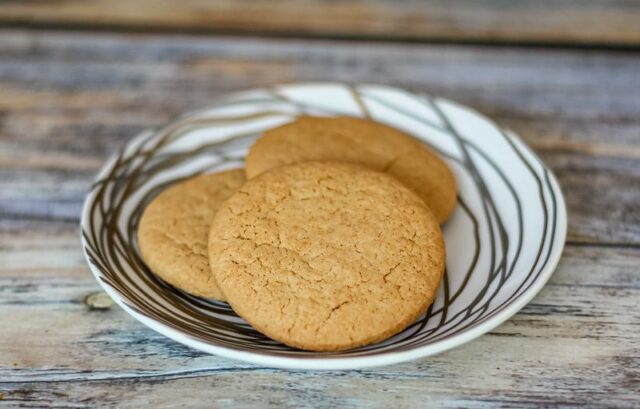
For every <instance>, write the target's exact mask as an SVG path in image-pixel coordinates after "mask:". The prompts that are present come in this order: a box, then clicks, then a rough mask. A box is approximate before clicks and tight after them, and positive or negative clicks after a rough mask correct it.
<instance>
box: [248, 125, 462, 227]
mask: <svg viewBox="0 0 640 409" xmlns="http://www.w3.org/2000/svg"><path fill="white" fill-rule="evenodd" d="M309 160H328V161H336V162H349V163H356V164H360V165H363V166H366V167H369V168H371V169H375V170H379V171H382V172H385V173H388V174H389V175H391V176H393V177H395V178H397V179H398V180H400V181H401V182H402V183H404V184H405V186H407V187H408V188H410V189H411V190H413V191H414V192H415V193H417V194H418V196H420V197H421V198H422V199H423V200H424V201H425V203H426V204H427V205H428V206H429V207H430V208H431V210H432V211H433V213H434V214H435V215H436V217H437V218H438V221H439V222H440V223H443V222H444V221H446V220H447V218H448V217H449V215H450V214H451V212H452V210H453V208H454V206H455V204H456V181H455V177H454V176H453V173H452V172H451V170H450V169H449V168H448V167H447V165H446V164H445V163H444V162H443V161H442V159H440V157H438V155H437V154H436V153H435V152H433V151H432V150H431V149H429V148H427V147H426V146H425V145H424V144H422V143H420V142H419V141H418V140H416V139H414V138H412V137H411V136H409V135H407V134H405V133H404V132H401V131H399V130H397V129H395V128H392V127H389V126H387V125H384V124H381V123H378V122H373V121H369V120H365V119H360V118H354V117H334V118H321V117H311V116H303V117H300V118H298V119H297V120H296V121H294V122H291V123H288V124H285V125H283V126H280V127H277V128H274V129H271V130H268V131H266V132H265V133H264V134H263V135H262V137H260V138H259V139H258V140H257V141H256V143H255V144H254V145H253V146H252V147H251V150H250V151H249V154H248V155H247V158H246V164H245V166H246V172H247V177H248V178H249V179H250V178H253V177H255V176H257V175H259V174H261V173H263V172H265V171H267V170H269V169H272V168H275V167H278V166H282V165H286V164H290V163H298V162H305V161H309Z"/></svg>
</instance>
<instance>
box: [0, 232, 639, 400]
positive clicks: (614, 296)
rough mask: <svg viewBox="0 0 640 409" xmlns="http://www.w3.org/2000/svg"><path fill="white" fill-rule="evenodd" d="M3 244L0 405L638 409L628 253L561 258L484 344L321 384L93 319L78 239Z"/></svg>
mask: <svg viewBox="0 0 640 409" xmlns="http://www.w3.org/2000/svg"><path fill="white" fill-rule="evenodd" d="M0 240H1V241H0V246H1V247H0V257H1V258H2V259H3V260H4V263H3V265H2V267H1V270H0V293H2V294H3V297H2V299H1V301H0V309H1V310H2V312H3V314H4V316H6V317H10V318H9V320H8V324H9V325H7V321H6V320H5V321H4V325H3V331H0V391H2V392H4V393H5V394H6V396H5V400H4V401H0V407H3V405H7V407H17V406H20V405H22V406H24V407H27V406H29V405H33V406H45V405H51V406H56V405H58V406H60V407H67V406H74V407H115V406H118V407H140V406H145V407H156V405H160V406H172V407H173V406H179V405H180V404H182V405H187V406H192V405H196V406H198V407H211V406H215V407H221V408H224V407H230V408H237V407H262V406H264V405H267V404H269V405H271V406H274V407H347V408H350V407H354V408H356V407H357V408H359V407H387V405H388V404H389V403H393V404H394V405H400V407H415V406H419V405H421V404H424V403H425V402H429V404H430V405H433V406H442V407H460V406H464V407H495V406H498V405H502V406H518V407H539V406H542V405H545V404H546V405H551V404H553V405H558V406H565V407H566V406H576V405H584V406H585V407H604V406H612V407H633V406H634V404H635V403H637V400H636V399H637V385H638V382H640V364H639V362H640V361H639V360H638V358H639V357H640V349H639V345H640V334H639V333H638V331H636V327H637V323H638V319H640V316H639V315H638V310H637V308H636V307H637V300H638V298H639V297H640V277H639V276H638V274H637V265H638V263H640V254H639V253H638V252H637V251H636V250H630V249H615V248H613V249H612V248H593V247H572V246H570V247H569V248H568V249H567V251H566V252H565V256H564V258H563V261H562V262H561V264H560V267H559V269H558V271H557V272H556V274H555V275H554V276H553V277H552V279H551V282H550V283H549V284H548V285H547V286H546V287H545V289H544V290H543V291H542V293H541V294H540V295H539V296H538V297H536V299H535V300H534V301H533V302H532V303H531V304H529V305H528V306H527V307H525V308H524V309H523V310H522V311H521V312H520V313H519V314H517V315H516V316H515V317H513V318H512V319H511V320H509V321H508V322H507V323H505V324H503V325H502V326H500V327H499V328H497V329H496V330H494V331H493V332H491V333H490V334H488V335H485V336H483V337H481V338H479V339H477V340H475V341H473V342H471V343H469V344H466V345H464V346H462V347H460V348H457V349H455V350H452V351H450V352H446V353H443V354H440V355H438V356H435V357H430V358H426V359H423V360H420V361H417V362H413V363H407V364H401V365H395V366H390V367H384V368H379V369H368V370H361V371H335V372H331V373H325V372H314V371H310V372H309V371H286V370H274V369H269V368H265V367H258V366H253V365H248V364H243V363H239V362H235V361H230V360H226V359H222V358H217V357H215V356H210V355H207V354H203V353H200V352H198V351H194V350H191V349H189V348H187V347H184V346H182V345H180V344H177V343H175V342H173V341H171V340H169V339H167V338H165V337H163V336H161V335H159V334H156V333H154V332H152V331H150V330H148V329H146V328H145V327H143V326H142V325H141V324H139V323H137V322H135V321H134V320H133V319H131V318H130V317H129V316H128V315H126V313H125V312H124V311H122V310H121V309H120V308H118V307H116V306H114V307H113V308H111V309H110V310H108V311H91V310H89V309H88V307H87V306H86V305H85V304H84V303H83V302H82V300H83V299H84V297H85V295H86V294H88V293H90V292H93V291H94V290H97V288H98V286H97V284H96V283H95V281H94V280H93V277H92V276H91V274H90V273H89V271H88V268H87V267H86V265H85V263H84V260H83V259H82V256H81V254H80V245H79V240H78V238H77V235H76V231H75V229H74V228H69V229H65V231H64V232H62V233H60V232H57V233H55V234H42V233H38V234H30V233H22V234H20V235H17V236H8V235H3V236H2V237H1V239H0ZM612 300H615V302H613V301H612ZM425 399H427V400H426V401H425Z"/></svg>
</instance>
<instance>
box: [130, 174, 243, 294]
mask: <svg viewBox="0 0 640 409" xmlns="http://www.w3.org/2000/svg"><path fill="white" fill-rule="evenodd" d="M244 181H245V176H244V170H242V169H234V170H230V171H225V172H220V173H213V174H206V175H200V176H196V177H193V178H190V179H187V180H185V181H182V182H179V183H176V184H175V185H173V186H171V187H169V188H168V189H166V190H164V191H163V192H162V193H160V194H159V195H158V196H157V197H156V198H155V199H153V201H151V203H149V205H148V206H147V208H146V209H145V210H144V213H143V215H142V218H141V219H140V224H139V227H138V244H139V247H140V252H141V254H142V258H143V259H144V261H145V263H146V264H147V266H148V267H149V268H150V269H151V270H152V271H153V272H154V273H155V274H157V275H159V276H160V277H161V278H162V279H163V280H165V281H166V282H168V283H169V284H171V285H173V286H174V287H177V288H179V289H181V290H184V291H186V292H188V293H191V294H193V295H197V296H201V297H209V298H215V299H218V300H224V298H223V297H222V293H221V292H220V289H219V288H218V286H217V284H216V283H215V279H214V278H213V276H212V274H211V269H210V268H209V258H208V255H207V242H208V236H209V229H210V227H211V222H212V221H213V217H214V215H215V213H216V211H217V210H218V208H219V207H220V205H221V204H222V203H223V202H224V201H225V200H226V199H227V198H229V197H230V196H231V195H232V194H233V193H235V192H236V191H237V190H238V189H239V188H240V186H242V184H243V183H244Z"/></svg>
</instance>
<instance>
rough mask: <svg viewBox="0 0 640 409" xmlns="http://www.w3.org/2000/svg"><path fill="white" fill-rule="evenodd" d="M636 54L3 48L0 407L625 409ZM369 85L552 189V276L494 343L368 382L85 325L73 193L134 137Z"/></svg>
mask: <svg viewBox="0 0 640 409" xmlns="http://www.w3.org/2000/svg"><path fill="white" fill-rule="evenodd" d="M639 57H640V53H633V52H605V51H593V50H592V51H586V50H582V51H571V50H553V51H545V50H531V49H519V48H504V47H498V48H492V47H471V46H444V45H399V44H393V45H392V44H386V45H385V44H379V43H378V44H370V43H366V42H346V41H340V42H332V41H308V40H307V41H303V40H282V39H281V40H257V39H249V38H242V39H240V38H228V37H227V38H220V37H192V36H164V35H142V34H140V35H124V34H120V35H115V34H84V35H82V36H80V35H77V34H75V33H64V32H46V31H43V32H32V31H20V30H4V31H1V30H0V316H1V317H2V321H1V322H2V327H1V329H0V393H4V400H0V407H16V406H23V407H42V406H59V407H69V406H74V407H99V406H104V407H114V406H118V407H141V406H149V407H156V406H179V405H180V404H184V405H186V406H204V407H211V406H216V407H233V408H236V407H261V406H266V405H268V404H270V405H272V406H274V407H363V406H370V407H389V406H392V405H393V406H398V407H405V406H406V407H415V406H424V405H438V406H443V407H461V406H462V407H494V406H503V407H508V406H517V407H537V406H545V405H554V406H555V405H558V406H575V405H581V406H591V407H603V406H610V407H636V406H637V405H638V402H639V399H640V392H639V390H640V331H639V328H638V325H639V323H640V313H639V311H640V308H639V307H640V273H639V271H638V266H639V265H640V200H639V199H640V58H639ZM326 79H333V80H340V81H358V82H378V83H389V84H393V85H398V86H404V87H407V88H410V89H412V90H418V91H428V92H432V93H436V94H441V95H444V96H446V97H449V98H452V99H455V100H458V101H460V102H462V103H466V104H470V105H472V106H476V107H478V108H479V109H480V110H481V111H483V112H485V113H488V114H490V115H492V116H493V117H495V118H496V119H497V120H498V121H500V122H501V123H504V124H506V125H508V126H510V127H512V128H513V129H515V130H516V131H517V132H519V133H520V134H521V135H522V136H523V137H524V139H525V140H526V141H527V142H528V143H529V144H530V145H531V146H532V147H533V148H534V149H535V150H536V151H537V152H538V153H539V154H540V155H541V156H542V158H543V159H544V160H545V161H546V162H547V163H548V164H549V165H550V166H551V167H552V168H553V170H554V171H555V173H556V174H557V175H558V177H559V180H560V183H561V185H562V187H563V190H564V193H565V195H566V199H567V204H568V210H569V214H570V219H569V222H570V226H569V244H568V246H567V249H566V251H565V254H564V257H563V259H562V261H561V264H560V267H559V269H558V271H557V272H556V273H555V275H554V276H553V278H552V279H551V281H550V283H549V284H548V285H547V286H546V287H545V289H544V290H543V291H542V293H541V294H540V295H539V296H538V297H536V298H535V299H534V301H533V302H532V303H530V304H529V305H528V306H527V307H526V308H525V309H523V310H522V311H521V312H520V313H519V314H517V315H516V316H515V317H513V318H512V319H511V320H509V321H508V322H507V323H505V324H504V325H502V326H500V327H499V328H497V329H496V330H495V331H493V332H492V333H490V334H488V335H486V336H483V337H481V338H479V339H477V340H475V341H473V342H471V343H469V344H466V345H464V346H462V347H460V348H457V349H455V350H453V351H450V352H447V353H443V354H441V355H438V356H435V357H430V358H426V359H422V360H420V361H417V362H413V363H407V364H402V365H396V366H390V367H385V368H380V369H371V370H363V371H349V372H332V373H323V372H303V371H284V370H273V369H269V368H264V367H255V366H252V365H247V364H242V363H238V362H235V361H230V360H225V359H221V358H217V357H214V356H209V355H206V354H202V353H199V352H197V351H193V350H190V349H188V348H186V347H183V346H181V345H179V344H177V343H175V342H173V341H170V340H168V339H166V338H164V337H162V336H160V335H158V334H155V333H153V332H152V331H150V330H148V329H146V328H145V327H143V326H142V325H141V324H139V323H137V322H136V321H134V320H133V319H131V318H129V317H128V316H127V315H126V314H125V313H124V312H123V311H121V310H120V309H119V308H117V307H113V308H110V309H108V310H107V311H96V310H90V309H89V308H88V307H87V306H86V305H85V303H84V298H85V297H86V295H87V294H90V293H92V292H94V291H97V290H98V289H99V287H98V285H97V284H96V283H95V281H94V280H93V278H92V276H91V274H90V273H89V270H88V267H87V266H86V264H85V262H84V260H83V257H82V253H81V248H80V243H79V237H78V215H79V212H80V207H81V202H82V199H83V195H84V193H85V192H86V191H87V189H88V186H89V183H90V181H91V179H92V178H93V176H94V174H95V172H96V171H97V170H98V168H99V167H100V166H101V165H102V163H103V162H104V160H105V159H106V157H107V156H108V155H109V154H110V153H112V152H114V151H115V149H116V148H117V147H119V146H121V145H122V144H123V143H124V142H125V141H127V140H128V139H129V138H130V137H131V136H132V135H134V134H135V133H137V132H138V131H140V130H141V129H143V128H146V127H149V126H156V125H159V124H162V123H164V122H165V121H167V119H168V118H170V117H172V116H174V115H176V114H178V113H181V112H183V111H185V110H187V109H191V108H197V107H200V106H202V105H205V104H207V103H210V102H211V101H214V100H215V98H216V96H217V95H220V94H221V93H223V92H226V91H232V90H238V89H243V88H248V87H253V86H261V85H270V84H274V83H278V82H291V81H305V80H326Z"/></svg>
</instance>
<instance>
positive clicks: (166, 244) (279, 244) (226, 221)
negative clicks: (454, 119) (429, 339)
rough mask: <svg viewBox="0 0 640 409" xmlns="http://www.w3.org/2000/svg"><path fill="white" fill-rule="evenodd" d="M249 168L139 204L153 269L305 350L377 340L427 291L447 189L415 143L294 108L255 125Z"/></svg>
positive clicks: (447, 205)
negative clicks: (298, 113)
mask: <svg viewBox="0 0 640 409" xmlns="http://www.w3.org/2000/svg"><path fill="white" fill-rule="evenodd" d="M245 166H246V169H244V170H242V169H238V170H231V171H226V172H222V173H216V174H208V175H202V176H197V177H194V178H191V179H189V180H187V181H184V182H180V183H178V184H175V185H173V186H172V187H170V188H168V189H167V190H165V191H163V192H162V193H161V194H160V195H158V196H157V197H156V198H155V199H154V200H153V201H152V202H151V203H150V204H149V206H148V207H147V208H146V209H145V211H144V214H143V216H142V218H141V221H140V225H139V230H138V243H139V247H140V251H141V254H142V257H143V259H144V260H145V262H146V263H147V265H148V267H149V268H150V269H151V270H152V271H153V272H154V273H156V274H157V275H159V276H160V277H162V278H163V279H164V280H165V281H167V282H168V283H170V284H172V285H173V286H175V287H177V288H179V289H182V290H184V291H186V292H189V293H191V294H194V295H197V296H202V297H209V298H215V299H217V300H222V301H226V302H228V303H229V304H230V305H231V307H232V308H233V309H234V311H236V313H237V314H238V315H240V316H241V317H242V318H244V319H245V320H246V321H248V322H249V323H250V324H251V325H252V326H253V327H255V328H256V329H257V330H258V331H260V332H262V333H263V334H265V335H267V336H269V337H271V338H273V339H275V340H278V341H281V342H283V343H285V344H287V345H289V346H292V347H295V348H300V349H305V350H313V351H341V350H346V349H350V348H356V347H359V346H363V345H367V344H370V343H374V342H378V341H381V340H383V339H386V338H388V337H390V336H392V335H394V334H396V333H398V332H400V331H402V330H403V329H404V328H406V327H407V326H408V325H409V324H411V323H412V322H413V321H414V320H415V319H417V318H418V317H419V316H420V315H421V314H423V313H424V312H425V311H426V309H427V308H428V307H429V305H430V304H431V303H432V302H433V299H434V298H435V295H436V292H437V289H438V286H439V284H440V280H441V278H442V275H443V272H444V263H445V249H444V241H443V238H442V232H441V231H440V224H441V223H443V222H444V221H446V219H447V218H448V217H449V215H450V214H451V212H452V210H453V208H454V206H455V202H456V188H455V179H454V177H453V174H452V172H451V171H450V170H449V168H448V167H447V166H446V165H445V164H444V162H443V161H442V160H441V159H440V158H439V157H438V156H437V155H436V154H435V153H434V152H432V151H431V150H429V149H428V148H427V147H425V146H424V145H423V144H421V143H420V142H418V141H417V140H415V139H413V138H412V137H410V136H408V135H407V134H405V133H403V132H400V131H399V130H396V129H394V128H391V127H388V126H386V125H383V124H380V123H376V122H373V121H368V120H363V119H358V118H351V117H337V118H317V117H300V118H298V119H297V120H295V121H294V122H291V123H289V124H286V125H284V126H281V127H278V128H275V129H272V130H269V131H267V132H265V133H264V134H263V135H262V136H261V138H260V139H258V141H257V142H256V143H255V144H254V145H253V147H252V148H251V150H250V151H249V154H248V155H247V158H246V163H245Z"/></svg>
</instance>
